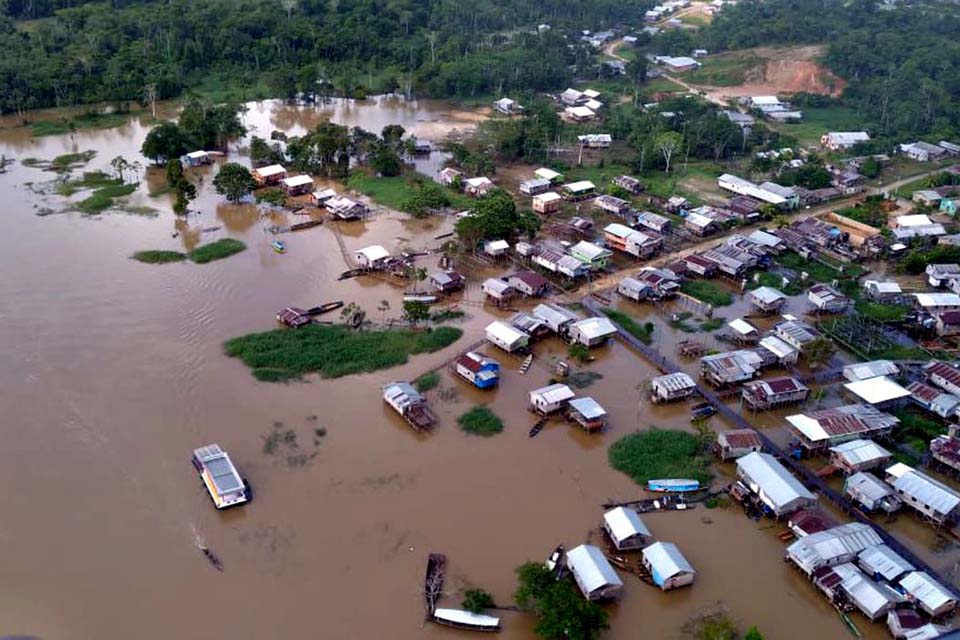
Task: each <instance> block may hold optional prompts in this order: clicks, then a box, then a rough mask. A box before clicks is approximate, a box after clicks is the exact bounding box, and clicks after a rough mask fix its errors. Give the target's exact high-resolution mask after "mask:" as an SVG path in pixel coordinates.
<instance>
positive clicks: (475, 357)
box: [453, 351, 500, 389]
mask: <svg viewBox="0 0 960 640" xmlns="http://www.w3.org/2000/svg"><path fill="white" fill-rule="evenodd" d="M453 370H454V372H455V373H456V374H457V375H458V376H460V377H461V378H463V379H464V380H466V381H467V382H469V383H470V384H472V385H473V386H475V387H476V388H477V389H492V388H494V387H496V386H497V384H498V383H499V382H500V363H499V362H497V361H496V360H494V359H493V358H488V357H487V356H485V355H483V354H482V353H477V352H476V351H468V352H466V353H465V354H463V355H462V356H460V357H459V358H457V359H456V360H454V362H453Z"/></svg>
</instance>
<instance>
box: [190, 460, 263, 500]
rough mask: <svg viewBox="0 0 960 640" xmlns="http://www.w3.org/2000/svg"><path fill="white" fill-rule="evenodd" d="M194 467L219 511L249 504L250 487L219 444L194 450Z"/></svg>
mask: <svg viewBox="0 0 960 640" xmlns="http://www.w3.org/2000/svg"><path fill="white" fill-rule="evenodd" d="M192 462H193V466H194V468H195V469H196V470H197V473H199V474H200V479H201V480H202V481H203V485H204V486H205V487H206V488H207V493H209V494H210V499H211V500H213V504H214V505H216V507H217V509H227V508H229V507H235V506H237V505H241V504H243V503H245V502H248V501H249V500H250V497H251V493H250V486H249V485H248V484H247V481H246V480H244V479H243V478H241V477H240V474H239V473H238V472H237V468H236V467H235V466H234V465H233V461H232V460H230V456H229V455H228V454H227V452H226V451H224V450H223V449H221V448H220V445H218V444H208V445H207V446H205V447H200V448H199V449H194V451H193V458H192Z"/></svg>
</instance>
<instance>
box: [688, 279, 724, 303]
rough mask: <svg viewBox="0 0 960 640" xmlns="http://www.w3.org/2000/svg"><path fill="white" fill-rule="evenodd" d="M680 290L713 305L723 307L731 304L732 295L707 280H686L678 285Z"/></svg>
mask: <svg viewBox="0 0 960 640" xmlns="http://www.w3.org/2000/svg"><path fill="white" fill-rule="evenodd" d="M680 291H682V292H684V293H685V294H687V295H688V296H690V297H692V298H696V299H697V300H700V301H701V302H706V303H708V304H712V305H713V306H715V307H725V306H727V305H731V304H733V295H732V294H731V293H730V292H729V291H724V290H723V289H722V288H720V286H718V285H716V284H714V283H713V282H710V281H709V280H687V281H686V282H684V283H683V284H682V285H680Z"/></svg>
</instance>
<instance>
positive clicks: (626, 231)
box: [603, 222, 637, 240]
mask: <svg viewBox="0 0 960 640" xmlns="http://www.w3.org/2000/svg"><path fill="white" fill-rule="evenodd" d="M603 232H604V233H609V234H610V235H611V236H614V237H615V238H620V239H621V240H625V239H627V238H629V237H630V236H631V235H633V234H634V233H637V232H636V231H634V230H633V229H631V228H630V227H628V226H627V225H625V224H620V223H619V222H613V223H611V224H608V225H607V226H605V227H604V228H603Z"/></svg>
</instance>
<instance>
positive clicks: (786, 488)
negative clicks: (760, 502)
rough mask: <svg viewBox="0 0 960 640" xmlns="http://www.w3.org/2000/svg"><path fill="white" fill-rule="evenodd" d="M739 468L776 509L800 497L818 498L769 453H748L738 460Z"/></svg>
mask: <svg viewBox="0 0 960 640" xmlns="http://www.w3.org/2000/svg"><path fill="white" fill-rule="evenodd" d="M737 469H738V470H739V471H740V473H741V474H744V475H746V476H747V477H748V478H749V480H750V481H752V482H753V483H755V484H756V485H757V486H758V487H759V489H760V492H761V493H762V494H763V496H762V497H763V498H765V499H766V501H768V504H769V506H770V507H771V508H773V509H774V510H776V511H779V510H780V509H783V508H784V507H787V506H788V505H789V504H790V503H791V502H793V501H794V500H797V499H799V498H805V499H807V500H816V496H814V495H813V494H812V493H811V492H810V491H809V490H808V489H807V488H806V487H805V486H803V485H802V484H801V483H800V481H799V480H797V479H796V478H794V477H793V475H791V473H790V472H789V471H787V469H786V467H784V466H783V465H782V464H780V463H779V462H778V461H777V459H776V458H774V457H773V456H772V455H770V454H769V453H760V452H757V451H754V452H752V453H748V454H747V455H745V456H743V457H742V458H740V459H738V460H737Z"/></svg>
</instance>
